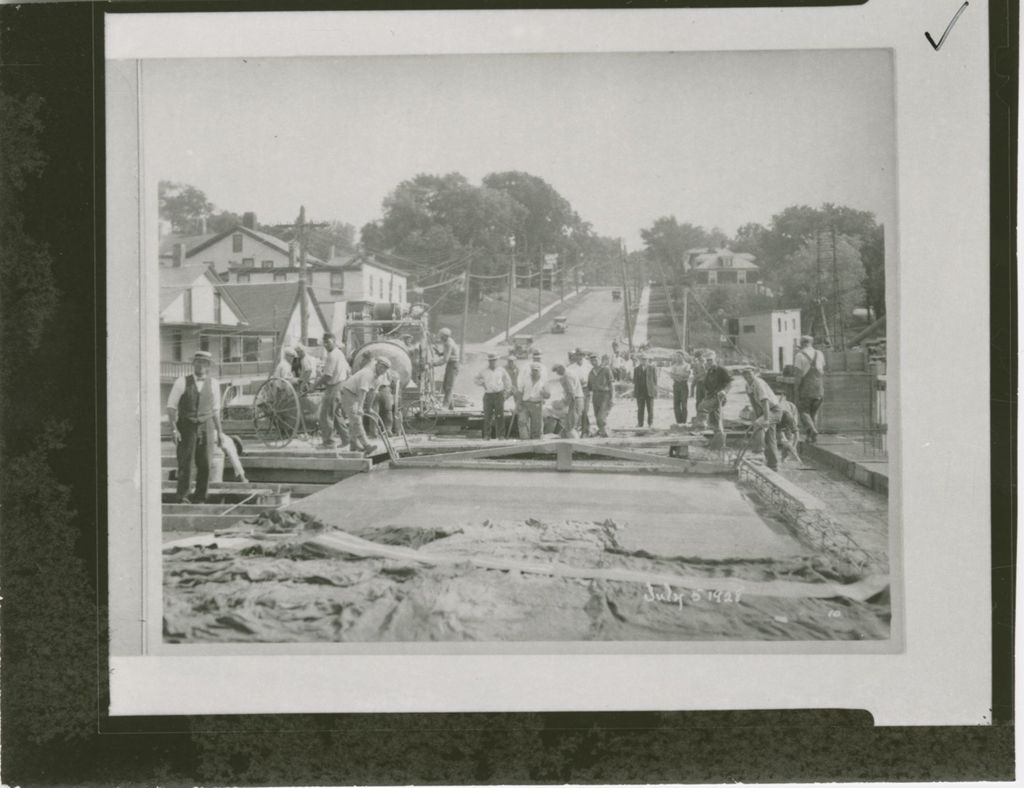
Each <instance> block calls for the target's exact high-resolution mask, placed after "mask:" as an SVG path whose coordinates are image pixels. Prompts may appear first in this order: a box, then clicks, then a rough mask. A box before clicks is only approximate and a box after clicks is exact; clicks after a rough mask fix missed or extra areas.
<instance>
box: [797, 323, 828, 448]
mask: <svg viewBox="0 0 1024 788" xmlns="http://www.w3.org/2000/svg"><path fill="white" fill-rule="evenodd" d="M793 366H795V367H796V382H795V384H794V386H793V387H794V389H795V390H796V405H797V408H798V409H799V411H800V422H801V423H802V424H803V425H804V427H805V428H806V429H807V442H808V443H815V442H817V440H818V422H817V417H818V409H819V408H820V407H821V402H822V400H823V399H824V398H825V354H824V353H822V352H821V351H820V350H817V349H816V348H815V347H814V337H812V336H802V337H800V350H799V351H798V352H797V354H796V356H795V357H794V358H793Z"/></svg>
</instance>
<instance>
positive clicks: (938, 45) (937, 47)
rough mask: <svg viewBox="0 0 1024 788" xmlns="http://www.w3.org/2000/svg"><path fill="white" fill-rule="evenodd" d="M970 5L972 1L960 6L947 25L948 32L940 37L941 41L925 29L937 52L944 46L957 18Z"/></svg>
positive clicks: (929, 41)
mask: <svg viewBox="0 0 1024 788" xmlns="http://www.w3.org/2000/svg"><path fill="white" fill-rule="evenodd" d="M968 5H970V3H967V2H964V4H963V5H962V6H960V10H959V11H957V12H956V13H955V14H954V15H953V18H952V19H951V20H950V21H949V24H948V25H946V32H944V33H943V34H942V38H940V39H939V43H937V44H936V43H935V39H933V38H932V35H931V33H929V32H928V31H927V30H926V31H925V34H924V37H925V38H927V39H928V43H929V44H931V45H932V48H933V49H935V51H936V52H938V51H939V50H940V49H941V48H942V44H943V43H944V42H945V40H946V36H948V35H949V31H950V30H952V29H953V25H955V24H956V20H958V19H959V18H960V14H962V13H963V12H964V9H965V8H967V6H968Z"/></svg>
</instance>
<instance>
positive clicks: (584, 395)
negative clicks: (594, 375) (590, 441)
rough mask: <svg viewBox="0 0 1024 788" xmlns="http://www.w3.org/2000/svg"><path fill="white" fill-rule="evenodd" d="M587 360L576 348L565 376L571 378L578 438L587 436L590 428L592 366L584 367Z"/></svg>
mask: <svg viewBox="0 0 1024 788" xmlns="http://www.w3.org/2000/svg"><path fill="white" fill-rule="evenodd" d="M585 358H586V354H585V353H584V352H583V351H582V350H580V349H579V348H576V349H575V350H573V351H572V352H571V353H570V354H569V366H567V367H566V368H565V374H566V375H568V376H569V379H570V383H571V385H572V391H573V403H572V409H573V413H572V416H573V426H572V428H573V430H575V432H576V435H577V436H579V435H586V434H587V430H588V429H589V427H590V418H589V417H588V416H587V410H588V409H589V407H590V389H589V388H588V387H587V379H588V377H589V375H590V365H589V364H587V365H586V366H584V360H585ZM572 381H575V382H572ZM577 385H578V387H577Z"/></svg>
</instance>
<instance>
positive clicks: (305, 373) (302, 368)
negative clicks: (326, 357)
mask: <svg viewBox="0 0 1024 788" xmlns="http://www.w3.org/2000/svg"><path fill="white" fill-rule="evenodd" d="M294 349H295V358H294V359H292V376H293V377H294V378H295V380H296V381H297V382H298V383H297V385H298V387H299V394H300V395H302V394H305V393H306V392H308V391H309V390H310V389H311V388H312V387H313V381H315V380H316V359H315V358H313V357H312V356H311V355H309V354H308V353H307V352H306V348H305V347H304V346H303V345H301V344H298V345H295V348H294Z"/></svg>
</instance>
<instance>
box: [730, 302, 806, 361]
mask: <svg viewBox="0 0 1024 788" xmlns="http://www.w3.org/2000/svg"><path fill="white" fill-rule="evenodd" d="M730 323H731V325H730V329H729V332H730V334H734V336H733V337H732V339H733V342H735V343H736V346H737V347H738V348H739V349H740V350H742V351H743V352H744V353H745V354H746V355H748V356H749V357H751V358H753V359H756V360H757V362H758V363H759V364H761V365H762V367H763V368H764V370H765V371H771V372H782V370H783V369H785V368H786V367H787V366H789V365H790V364H792V363H793V357H794V355H795V354H796V351H797V348H798V347H799V341H800V310H799V309H773V310H771V311H770V312H760V313H758V314H754V315H745V316H743V317H739V318H735V319H733V320H731V321H730Z"/></svg>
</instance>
